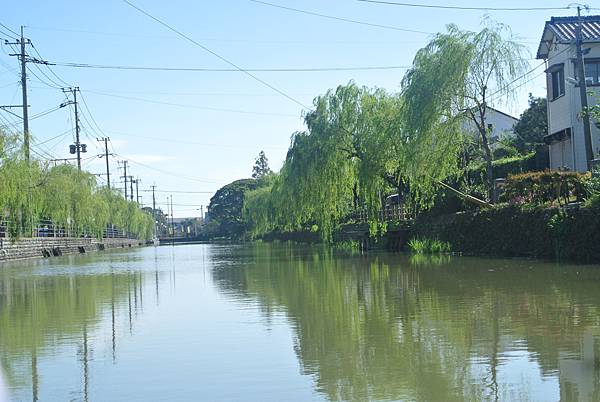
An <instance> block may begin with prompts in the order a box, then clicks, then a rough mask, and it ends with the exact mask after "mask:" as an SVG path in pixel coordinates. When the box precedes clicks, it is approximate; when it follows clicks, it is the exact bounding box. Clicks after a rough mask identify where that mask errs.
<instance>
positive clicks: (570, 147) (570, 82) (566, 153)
mask: <svg viewBox="0 0 600 402" xmlns="http://www.w3.org/2000/svg"><path fill="white" fill-rule="evenodd" d="M578 21H579V20H578V17H552V18H551V19H550V21H547V22H546V26H545V27H544V33H543V35H542V40H541V42H540V45H539V48H538V52H537V58H538V59H543V60H545V61H546V82H547V84H546V87H547V92H548V135H547V136H546V137H545V141H546V143H547V144H548V145H549V149H550V167H551V168H553V169H559V168H566V169H569V170H576V171H581V172H583V171H586V170H587V159H586V152H585V137H584V131H583V118H582V114H581V111H582V107H581V98H580V92H579V86H578V85H576V82H577V81H576V80H577V73H576V71H577V50H576V46H575V35H576V27H577V24H578ZM581 21H582V36H583V50H584V66H585V79H586V83H587V87H588V93H590V92H591V94H589V95H588V104H589V105H592V104H595V103H598V102H600V99H599V96H598V95H600V91H599V89H600V15H595V16H585V17H581ZM591 130H592V150H593V152H594V155H595V157H596V158H597V155H598V153H600V130H599V129H598V127H596V125H595V124H594V122H593V121H592V123H591Z"/></svg>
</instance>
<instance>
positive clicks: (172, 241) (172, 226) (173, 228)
mask: <svg viewBox="0 0 600 402" xmlns="http://www.w3.org/2000/svg"><path fill="white" fill-rule="evenodd" d="M171 243H172V245H173V246H174V245H175V222H174V221H173V195H172V194H171Z"/></svg>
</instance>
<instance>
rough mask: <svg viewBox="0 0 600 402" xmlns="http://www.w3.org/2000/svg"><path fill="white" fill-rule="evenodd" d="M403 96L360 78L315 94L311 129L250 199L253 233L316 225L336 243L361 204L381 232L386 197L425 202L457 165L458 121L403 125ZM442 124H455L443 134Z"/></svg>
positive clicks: (325, 237) (308, 122) (295, 140)
mask: <svg viewBox="0 0 600 402" xmlns="http://www.w3.org/2000/svg"><path fill="white" fill-rule="evenodd" d="M402 99H403V98H402V96H400V95H398V94H388V93H386V92H385V91H383V90H380V89H374V90H371V89H368V88H361V87H358V86H357V85H355V84H354V83H349V84H348V85H345V86H340V87H338V88H337V89H336V90H335V91H328V92H327V93H326V94H325V95H323V96H320V97H318V98H316V99H315V101H314V105H315V110H314V111H312V112H311V113H309V114H308V115H307V116H306V118H305V123H306V126H307V131H305V132H299V133H295V134H294V135H293V137H292V143H291V146H290V149H289V151H288V154H287V158H286V161H285V163H284V166H283V168H282V169H281V171H280V172H279V174H278V175H277V177H275V179H274V180H273V186H272V187H271V188H270V190H267V189H265V190H262V189H261V191H259V192H251V193H249V194H248V196H247V198H246V204H245V213H246V216H247V217H248V219H249V222H250V223H251V226H252V229H251V230H252V234H253V235H255V236H259V235H261V234H264V233H266V232H268V231H269V230H279V231H295V230H308V229H310V227H312V226H313V225H317V226H318V228H319V230H320V234H321V236H322V239H323V240H325V241H330V240H331V236H332V232H333V230H334V228H335V227H336V226H337V225H338V224H339V223H340V222H342V221H343V220H344V219H345V218H346V217H347V216H348V215H349V213H350V212H352V211H353V210H354V209H357V208H366V210H367V212H368V216H369V224H370V225H369V226H370V228H371V233H372V234H375V233H377V232H380V231H384V230H385V225H384V224H383V222H380V219H381V214H380V213H379V212H380V211H381V208H382V206H383V201H384V197H385V195H387V194H391V193H393V192H402V193H403V194H405V195H406V196H407V197H406V198H407V199H409V200H410V201H412V202H413V203H414V204H416V205H418V206H421V207H424V206H426V205H427V204H428V203H429V202H430V200H431V199H432V195H433V194H434V193H435V181H436V180H438V179H440V178H445V177H447V176H448V175H449V174H450V172H452V171H454V170H456V166H455V165H456V163H455V155H456V150H457V149H458V148H457V145H458V141H456V140H455V139H454V136H453V135H450V133H452V134H454V133H455V132H456V129H457V128H458V126H457V125H456V124H454V123H453V124H444V125H436V126H435V128H434V127H431V129H430V130H428V131H427V132H421V131H419V128H418V127H416V126H415V127H412V128H410V129H405V127H404V124H403V122H404V121H405V111H404V104H403V100H402ZM442 126H443V127H445V128H446V129H447V130H450V129H451V128H452V130H450V131H446V132H442V133H441V134H440V131H439V128H440V127H442Z"/></svg>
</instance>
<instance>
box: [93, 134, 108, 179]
mask: <svg viewBox="0 0 600 402" xmlns="http://www.w3.org/2000/svg"><path fill="white" fill-rule="evenodd" d="M109 140H110V138H108V137H105V138H96V141H98V142H104V157H105V158H106V182H107V183H108V184H107V185H108V189H109V190H110V167H109V165H108V155H109V153H108V141H109Z"/></svg>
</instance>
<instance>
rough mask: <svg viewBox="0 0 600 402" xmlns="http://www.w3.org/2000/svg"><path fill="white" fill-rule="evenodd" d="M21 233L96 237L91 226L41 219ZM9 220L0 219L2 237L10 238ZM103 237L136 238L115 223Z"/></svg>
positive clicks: (44, 235)
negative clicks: (63, 223) (80, 226)
mask: <svg viewBox="0 0 600 402" xmlns="http://www.w3.org/2000/svg"><path fill="white" fill-rule="evenodd" d="M19 235H20V236H22V237H50V238H62V237H77V238H92V237H96V233H95V232H94V231H92V230H90V229H89V228H86V227H83V228H77V227H75V226H64V225H56V224H55V223H54V222H52V221H49V220H40V221H38V222H33V223H32V224H29V225H27V224H26V225H23V226H22V227H21V228H20V229H19ZM9 237H11V233H10V231H9V221H7V220H0V238H9ZM102 238H105V239H125V238H129V239H131V238H135V236H134V235H133V234H131V233H128V232H126V231H125V230H121V229H119V228H117V227H115V226H114V225H109V226H107V227H106V228H105V229H104V230H103V231H102Z"/></svg>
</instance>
